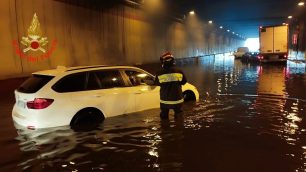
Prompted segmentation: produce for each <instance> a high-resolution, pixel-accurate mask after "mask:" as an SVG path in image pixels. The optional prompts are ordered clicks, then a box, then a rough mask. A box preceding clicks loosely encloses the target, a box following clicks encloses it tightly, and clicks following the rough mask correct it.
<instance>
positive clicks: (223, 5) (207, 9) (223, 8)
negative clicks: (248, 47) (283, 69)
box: [168, 0, 305, 38]
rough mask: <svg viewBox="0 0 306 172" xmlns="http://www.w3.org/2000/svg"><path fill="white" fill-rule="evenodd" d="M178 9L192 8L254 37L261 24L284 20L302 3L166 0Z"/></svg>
mask: <svg viewBox="0 0 306 172" xmlns="http://www.w3.org/2000/svg"><path fill="white" fill-rule="evenodd" d="M168 2H169V3H171V4H173V7H175V8H176V10H178V11H184V12H185V13H188V11H190V10H193V9H194V10H195V11H196V13H197V15H199V16H200V17H201V18H202V19H203V20H213V21H214V23H215V24H216V25H218V26H219V25H220V26H221V25H222V26H224V28H226V29H230V30H231V31H234V32H235V33H238V34H241V35H242V36H244V37H247V38H250V37H258V27H259V26H261V25H277V24H282V23H283V22H288V19H287V17H288V16H289V15H293V16H295V15H296V14H297V13H298V12H300V11H301V10H305V7H302V8H298V7H297V3H298V2H299V1H298V0H169V1H168Z"/></svg>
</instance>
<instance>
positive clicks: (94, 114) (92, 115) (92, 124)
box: [70, 108, 104, 131]
mask: <svg viewBox="0 0 306 172" xmlns="http://www.w3.org/2000/svg"><path fill="white" fill-rule="evenodd" d="M103 120H104V115H103V114H102V112H101V111H99V110H98V109H95V108H86V109H83V110H81V111H79V112H78V113H77V114H76V115H75V116H74V117H73V119H72V120H71V122H70V126H71V128H72V129H74V130H77V131H88V130H93V129H95V128H97V127H98V126H99V125H100V123H101V122H102V121H103Z"/></svg>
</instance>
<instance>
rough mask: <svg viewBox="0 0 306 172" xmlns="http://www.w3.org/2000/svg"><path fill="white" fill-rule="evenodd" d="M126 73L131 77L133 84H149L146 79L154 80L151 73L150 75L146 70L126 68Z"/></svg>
mask: <svg viewBox="0 0 306 172" xmlns="http://www.w3.org/2000/svg"><path fill="white" fill-rule="evenodd" d="M125 73H126V75H127V76H128V77H129V80H130V82H131V83H132V85H133V86H137V85H147V84H146V83H145V79H151V80H154V78H153V77H152V76H150V75H148V74H147V73H145V72H141V71H135V70H126V71H125Z"/></svg>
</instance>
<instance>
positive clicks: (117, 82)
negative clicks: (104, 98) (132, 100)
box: [95, 70, 125, 89]
mask: <svg viewBox="0 0 306 172" xmlns="http://www.w3.org/2000/svg"><path fill="white" fill-rule="evenodd" d="M95 73H96V75H97V77H98V78H99V80H100V83H101V88H103V89H106V88H114V87H125V84H124V81H123V79H122V77H121V74H120V72H119V71H118V70H103V71H96V72H95Z"/></svg>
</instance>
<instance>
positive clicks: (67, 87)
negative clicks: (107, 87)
mask: <svg viewBox="0 0 306 172" xmlns="http://www.w3.org/2000/svg"><path fill="white" fill-rule="evenodd" d="M85 83H86V72H80V73H74V74H70V75H67V76H65V77H63V78H62V79H60V80H59V81H58V82H57V83H55V84H54V85H53V86H52V89H53V90H54V91H56V92H59V93H67V92H75V91H84V90H85Z"/></svg>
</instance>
